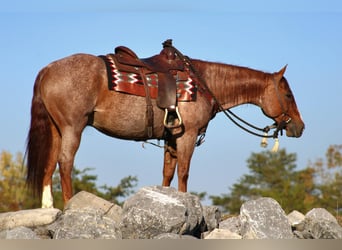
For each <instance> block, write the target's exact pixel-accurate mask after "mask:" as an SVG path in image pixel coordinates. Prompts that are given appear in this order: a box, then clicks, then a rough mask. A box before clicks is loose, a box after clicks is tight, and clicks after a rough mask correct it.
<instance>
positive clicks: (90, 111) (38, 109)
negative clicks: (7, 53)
mask: <svg viewBox="0 0 342 250" xmlns="http://www.w3.org/2000/svg"><path fill="white" fill-rule="evenodd" d="M188 61H189V63H191V65H192V67H193V68H194V69H196V72H197V75H198V77H199V79H202V81H204V82H205V83H206V86H207V88H208V91H209V93H210V95H211V96H210V97H211V99H210V98H208V93H207V92H201V91H198V94H197V98H196V101H190V102H178V110H179V113H180V114H181V116H182V126H180V127H178V128H174V129H171V130H172V131H171V132H170V131H169V133H167V134H168V136H165V134H166V133H165V129H166V128H165V126H164V122H163V120H164V115H165V110H163V109H160V108H159V107H158V106H157V105H156V100H154V99H152V100H151V103H152V108H153V127H152V129H153V136H152V137H150V136H147V134H146V99H145V97H141V96H136V95H131V94H126V93H122V92H117V91H110V90H109V89H108V75H107V73H108V72H107V69H106V65H105V62H104V60H103V59H101V58H100V57H98V56H95V55H91V54H83V53H80V54H74V55H70V56H68V57H65V58H62V59H59V60H57V61H54V62H52V63H50V64H48V65H47V66H45V67H44V68H42V69H41V70H40V72H39V73H38V75H37V77H36V80H35V83H34V87H33V97H32V104H31V122H30V128H29V133H28V136H27V146H26V157H27V177H26V182H27V184H28V185H29V187H30V188H31V189H32V190H33V191H34V193H35V194H36V195H38V196H39V197H40V199H41V201H42V207H43V208H50V207H53V193H52V175H53V173H54V171H55V169H56V166H57V164H58V166H59V172H60V177H61V186H62V196H63V201H64V205H65V204H66V203H67V202H68V201H69V200H70V199H71V197H72V195H73V191H72V179H71V173H72V168H73V164H74V157H75V154H76V152H77V150H78V147H79V145H80V141H81V135H82V131H83V130H84V128H85V127H86V126H92V127H94V128H95V129H97V130H98V131H100V132H102V133H104V134H106V135H108V136H111V137H114V138H120V139H125V140H135V141H146V140H148V139H158V140H164V141H165V150H164V167H163V180H162V185H163V186H170V184H171V181H172V179H173V177H174V173H175V171H176V167H177V175H178V190H179V191H181V192H187V182H188V176H189V168H190V161H191V157H192V155H193V152H194V148H195V144H196V141H197V138H198V136H199V135H200V134H201V133H203V132H204V131H205V130H206V129H207V126H208V124H209V122H210V121H211V119H212V118H213V117H215V115H216V113H218V112H220V111H224V110H228V109H230V108H232V107H235V106H238V105H242V104H247V103H248V104H253V105H257V106H259V107H260V108H261V110H262V112H263V114H264V115H266V116H267V117H269V118H271V119H272V120H274V122H275V124H282V127H281V128H280V129H284V130H285V131H286V135H287V136H288V137H300V136H301V135H302V133H303V130H304V127H305V126H304V122H303V120H302V118H301V115H300V113H299V111H298V109H297V105H296V102H295V98H294V96H293V93H292V91H291V89H290V86H289V84H288V82H287V80H286V78H285V77H284V73H285V70H286V66H285V67H283V68H282V69H281V70H279V71H277V72H274V73H267V72H263V71H259V70H255V69H251V68H247V67H242V66H236V65H230V64H225V63H218V62H209V61H204V60H199V59H193V58H188ZM218 103H219V105H220V106H219V107H220V108H218Z"/></svg>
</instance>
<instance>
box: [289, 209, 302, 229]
mask: <svg viewBox="0 0 342 250" xmlns="http://www.w3.org/2000/svg"><path fill="white" fill-rule="evenodd" d="M287 218H288V219H289V221H290V223H291V226H293V227H294V226H296V225H298V224H300V223H301V222H302V221H303V220H304V219H305V215H304V214H302V213H301V212H298V211H297V210H294V211H292V212H291V213H289V214H288V215H287Z"/></svg>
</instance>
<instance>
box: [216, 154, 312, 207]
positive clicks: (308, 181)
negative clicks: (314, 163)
mask: <svg viewBox="0 0 342 250" xmlns="http://www.w3.org/2000/svg"><path fill="white" fill-rule="evenodd" d="M296 158H297V157H296V154H293V153H292V154H287V153H286V150H285V149H283V150H280V151H279V152H277V153H272V152H270V151H265V152H262V153H253V154H252V155H251V157H250V158H249V159H248V160H247V164H248V168H249V171H250V174H246V175H243V176H242V177H241V178H240V180H239V181H238V183H236V184H234V185H233V187H232V188H231V192H230V193H229V194H224V195H223V196H221V197H220V196H211V197H210V198H211V199H212V201H213V204H214V205H221V206H222V207H223V208H224V209H225V210H227V211H228V212H230V213H239V210H240V207H241V205H242V203H244V202H245V201H247V200H250V199H255V198H258V197H272V198H273V199H275V200H277V201H278V202H279V204H280V205H281V206H282V208H283V209H284V210H285V212H290V211H292V210H294V209H296V210H299V211H302V212H305V211H307V210H308V209H310V206H311V205H312V204H313V203H314V201H315V196H314V193H315V185H314V182H313V179H314V170H313V169H312V168H307V169H304V170H301V171H296V170H295V169H296V164H295V162H296Z"/></svg>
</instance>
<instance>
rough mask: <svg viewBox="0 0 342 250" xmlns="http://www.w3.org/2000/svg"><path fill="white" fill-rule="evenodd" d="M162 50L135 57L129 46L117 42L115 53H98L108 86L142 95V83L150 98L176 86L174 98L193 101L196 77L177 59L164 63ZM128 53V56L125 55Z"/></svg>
mask: <svg viewBox="0 0 342 250" xmlns="http://www.w3.org/2000/svg"><path fill="white" fill-rule="evenodd" d="M165 50H166V49H165V48H164V49H163V50H162V52H161V53H160V54H159V55H155V56H153V57H150V58H147V59H139V58H138V57H137V56H136V55H135V54H134V52H132V51H131V50H130V49H128V48H126V47H123V46H120V47H117V48H116V49H115V52H116V53H115V54H107V55H105V56H100V57H101V58H102V59H103V60H104V62H105V64H106V67H107V74H108V88H109V89H110V90H114V91H118V92H122V93H127V94H132V95H137V96H145V97H146V89H145V87H146V86H145V85H144V84H146V85H147V86H148V89H149V91H148V92H149V95H150V98H152V99H158V98H160V96H162V98H164V96H165V97H166V98H167V96H168V93H164V92H168V91H169V92H172V91H173V90H172V89H173V88H176V89H175V90H174V91H175V96H176V100H175V101H178V102H187V101H196V95H197V83H196V80H195V79H194V77H192V76H191V74H190V72H189V70H188V69H186V68H185V67H184V65H183V63H181V66H180V62H179V61H174V62H175V63H177V64H172V63H165V62H167V58H166V57H165V55H164V54H165ZM128 53H129V56H127V55H128ZM132 53H133V54H132ZM122 55H123V56H122ZM125 57H126V58H128V59H125ZM169 62H170V61H169ZM171 62H172V61H171ZM172 85H175V87H173V86H172ZM170 89H171V91H170ZM161 102H163V101H161ZM162 108H164V107H162Z"/></svg>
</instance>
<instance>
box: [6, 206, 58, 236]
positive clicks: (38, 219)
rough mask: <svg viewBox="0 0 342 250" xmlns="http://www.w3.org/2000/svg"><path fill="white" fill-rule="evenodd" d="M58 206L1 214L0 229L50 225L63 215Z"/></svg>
mask: <svg viewBox="0 0 342 250" xmlns="http://www.w3.org/2000/svg"><path fill="white" fill-rule="evenodd" d="M61 213H62V212H61V211H60V210H59V209H56V208H38V209H28V210H21V211H17V212H7V213H1V214H0V231H3V230H7V229H13V228H16V227H21V226H22V227H38V226H42V225H48V224H50V223H52V222H54V221H55V220H56V218H57V217H58V216H60V215H61Z"/></svg>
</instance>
